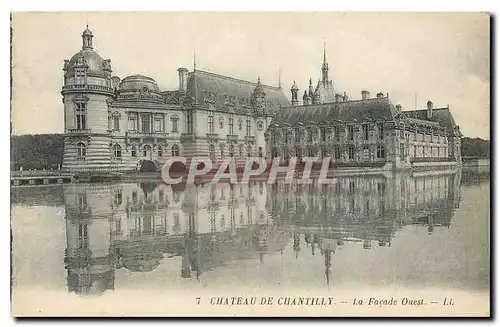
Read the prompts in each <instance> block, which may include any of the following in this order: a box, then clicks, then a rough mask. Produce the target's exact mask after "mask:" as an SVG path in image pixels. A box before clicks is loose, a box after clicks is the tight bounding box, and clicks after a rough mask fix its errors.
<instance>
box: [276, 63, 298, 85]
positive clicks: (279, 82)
mask: <svg viewBox="0 0 500 327" xmlns="http://www.w3.org/2000/svg"><path fill="white" fill-rule="evenodd" d="M294 83H295V82H294ZM278 88H279V89H281V67H279V68H278Z"/></svg>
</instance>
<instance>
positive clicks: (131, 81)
mask: <svg viewBox="0 0 500 327" xmlns="http://www.w3.org/2000/svg"><path fill="white" fill-rule="evenodd" d="M145 90H146V91H149V92H156V93H159V92H160V88H159V87H158V85H157V84H156V81H155V80H154V79H152V78H151V77H148V76H144V75H139V74H137V75H131V76H127V77H125V78H124V79H123V80H122V81H121V83H120V91H145Z"/></svg>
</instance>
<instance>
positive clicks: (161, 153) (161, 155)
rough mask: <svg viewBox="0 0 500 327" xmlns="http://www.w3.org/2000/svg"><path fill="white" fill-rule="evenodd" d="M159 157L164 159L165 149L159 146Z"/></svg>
mask: <svg viewBox="0 0 500 327" xmlns="http://www.w3.org/2000/svg"><path fill="white" fill-rule="evenodd" d="M158 157H163V148H162V147H161V145H159V146H158Z"/></svg>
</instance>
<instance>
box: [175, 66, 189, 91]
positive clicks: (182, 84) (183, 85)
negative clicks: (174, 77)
mask: <svg viewBox="0 0 500 327" xmlns="http://www.w3.org/2000/svg"><path fill="white" fill-rule="evenodd" d="M177 72H178V73H179V91H181V92H186V91H187V78H188V70H187V68H179V69H177Z"/></svg>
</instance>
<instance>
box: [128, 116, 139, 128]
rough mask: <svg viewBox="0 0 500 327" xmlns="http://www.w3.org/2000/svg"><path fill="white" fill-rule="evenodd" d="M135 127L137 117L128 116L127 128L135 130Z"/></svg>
mask: <svg viewBox="0 0 500 327" xmlns="http://www.w3.org/2000/svg"><path fill="white" fill-rule="evenodd" d="M136 129H137V117H135V116H129V117H128V130H129V131H135V130H136Z"/></svg>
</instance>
